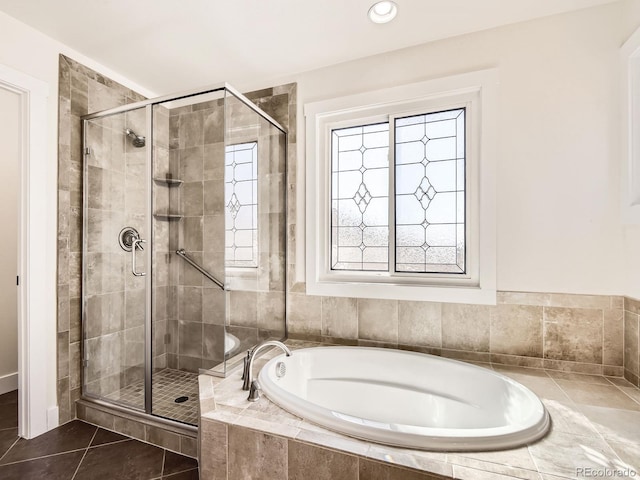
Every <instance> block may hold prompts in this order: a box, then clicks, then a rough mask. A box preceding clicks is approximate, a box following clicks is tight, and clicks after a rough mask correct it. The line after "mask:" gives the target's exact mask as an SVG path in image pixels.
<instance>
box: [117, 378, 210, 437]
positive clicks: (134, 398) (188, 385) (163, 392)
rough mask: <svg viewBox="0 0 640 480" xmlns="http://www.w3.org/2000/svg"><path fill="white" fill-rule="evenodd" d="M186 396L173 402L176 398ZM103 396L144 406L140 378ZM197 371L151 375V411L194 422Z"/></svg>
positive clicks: (142, 383) (195, 418)
mask: <svg viewBox="0 0 640 480" xmlns="http://www.w3.org/2000/svg"><path fill="white" fill-rule="evenodd" d="M182 396H186V397H188V398H189V399H188V400H187V401H186V402H183V403H176V401H175V400H176V398H178V397H182ZM107 398H110V399H113V400H120V401H121V402H124V403H126V404H128V405H144V382H143V381H140V382H137V383H133V384H131V385H128V386H127V387H125V388H123V389H121V390H119V391H117V392H114V393H112V394H111V395H109V396H108V397H107ZM198 402H199V400H198V374H197V373H190V372H183V371H181V370H172V369H169V368H167V369H165V370H161V371H160V372H157V373H155V374H154V376H153V414H154V415H158V416H161V417H165V418H170V419H171V420H177V421H178V422H184V423H188V424H190V425H198V418H199V415H198Z"/></svg>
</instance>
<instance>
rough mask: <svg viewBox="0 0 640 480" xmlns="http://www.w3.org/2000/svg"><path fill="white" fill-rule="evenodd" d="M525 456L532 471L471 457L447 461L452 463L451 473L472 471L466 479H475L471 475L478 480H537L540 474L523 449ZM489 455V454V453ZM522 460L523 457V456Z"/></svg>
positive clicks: (453, 457) (457, 457)
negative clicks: (517, 479) (477, 477)
mask: <svg viewBox="0 0 640 480" xmlns="http://www.w3.org/2000/svg"><path fill="white" fill-rule="evenodd" d="M524 450H525V452H526V456H527V457H528V458H529V462H531V465H533V469H526V468H520V467H517V466H513V465H509V464H501V463H499V462H492V461H482V460H478V459H475V458H472V457H461V456H451V457H450V458H449V461H450V462H451V463H453V471H454V472H455V471H457V470H458V469H460V468H468V469H473V471H472V472H469V471H467V472H466V474H467V475H468V477H465V478H471V479H473V478H476V477H475V476H473V475H476V476H479V478H491V479H493V478H519V479H524V480H539V479H540V474H539V473H538V471H537V470H536V467H535V464H534V463H533V460H532V459H531V456H530V455H529V452H528V450H527V449H526V448H525V449H524ZM489 453H490V452H489ZM523 458H526V457H524V455H523Z"/></svg>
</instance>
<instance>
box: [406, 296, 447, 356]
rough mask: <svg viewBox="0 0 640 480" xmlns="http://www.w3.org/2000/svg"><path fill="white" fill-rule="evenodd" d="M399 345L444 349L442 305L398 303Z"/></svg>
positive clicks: (432, 303)
mask: <svg viewBox="0 0 640 480" xmlns="http://www.w3.org/2000/svg"><path fill="white" fill-rule="evenodd" d="M398 343H400V344H404V345H420V346H426V347H435V348H440V347H442V304H440V303H434V302H398Z"/></svg>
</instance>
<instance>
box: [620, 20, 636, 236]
mask: <svg viewBox="0 0 640 480" xmlns="http://www.w3.org/2000/svg"><path fill="white" fill-rule="evenodd" d="M620 54H621V69H622V75H621V78H622V83H623V84H622V111H623V112H624V115H623V128H622V140H623V144H622V148H623V150H622V151H623V152H626V153H625V155H623V158H624V159H625V160H624V161H623V167H622V171H621V204H622V205H621V207H622V218H623V221H624V222H625V223H628V224H640V29H638V30H636V31H635V32H634V33H633V35H631V37H629V39H628V40H627V41H626V42H625V44H624V45H623V46H622V48H621V49H620Z"/></svg>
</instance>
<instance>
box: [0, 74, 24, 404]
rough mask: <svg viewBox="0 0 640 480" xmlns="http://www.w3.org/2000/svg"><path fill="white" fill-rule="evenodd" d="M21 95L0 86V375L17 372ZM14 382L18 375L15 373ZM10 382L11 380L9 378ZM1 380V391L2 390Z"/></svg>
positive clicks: (4, 375) (0, 383) (0, 382)
mask: <svg viewBox="0 0 640 480" xmlns="http://www.w3.org/2000/svg"><path fill="white" fill-rule="evenodd" d="M20 125H21V121H20V97H19V95H18V94H16V93H14V92H11V91H9V90H5V89H4V88H2V87H0V167H1V168H2V180H3V186H2V189H0V205H1V206H2V208H0V225H2V232H3V234H2V236H0V265H2V266H3V267H2V269H0V379H1V378H2V377H6V376H8V375H14V374H16V373H17V372H18V319H17V314H18V296H17V293H18V292H17V288H16V273H17V269H18V185H20V171H19V165H20V145H21V144H20ZM15 382H17V377H15ZM11 383H13V382H11ZM3 390H4V389H3V388H2V381H0V393H5V392H3Z"/></svg>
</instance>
